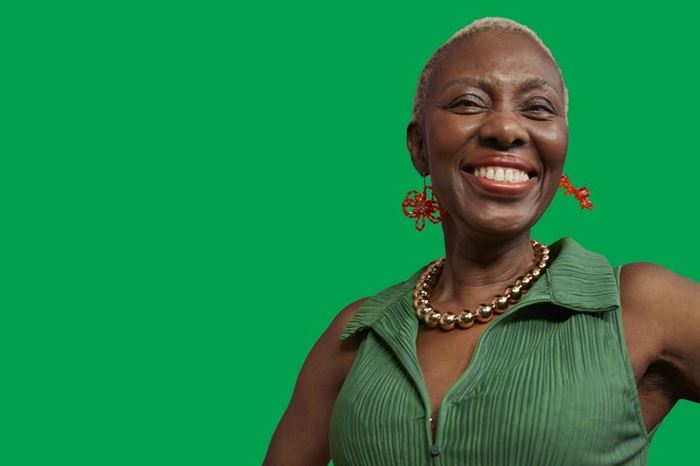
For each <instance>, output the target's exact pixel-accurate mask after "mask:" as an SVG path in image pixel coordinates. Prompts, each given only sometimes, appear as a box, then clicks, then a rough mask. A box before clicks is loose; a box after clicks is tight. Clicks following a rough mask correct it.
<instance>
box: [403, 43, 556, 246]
mask: <svg viewBox="0 0 700 466" xmlns="http://www.w3.org/2000/svg"><path fill="white" fill-rule="evenodd" d="M568 139H569V135H568V126H567V123H566V118H565V115H564V90H563V85H562V82H561V77H560V75H559V71H558V69H557V66H556V65H555V64H554V63H553V62H552V60H551V59H550V58H549V56H548V55H547V54H546V52H544V51H543V50H542V49H541V48H540V47H539V46H538V44H537V43H536V42H535V41H534V40H532V39H531V38H530V37H528V36H526V35H525V34H523V33H519V32H510V31H508V32H504V31H488V32H482V33H478V34H476V35H474V36H471V37H467V38H464V39H460V40H458V41H456V42H454V43H452V44H451V45H450V46H449V47H448V49H447V50H445V56H444V57H443V59H442V60H441V61H440V62H439V63H438V65H437V68H436V69H435V71H434V72H433V74H432V76H431V78H430V82H429V87H428V89H427V94H426V97H425V101H424V104H423V124H422V126H419V125H418V124H416V123H415V122H411V123H410V124H409V127H408V147H409V151H410V152H411V158H412V160H413V163H414V165H415V167H416V169H418V171H419V172H421V173H422V174H426V173H429V174H430V177H431V185H432V187H433V191H434V192H435V195H436V196H437V198H438V200H439V202H440V204H441V205H442V206H443V207H445V208H446V209H447V211H448V216H447V217H448V218H447V219H446V222H455V223H457V226H460V227H461V226H467V227H470V228H473V229H475V230H477V231H480V232H482V233H486V234H489V235H492V236H512V235H517V234H519V233H522V232H524V231H527V230H529V229H530V227H532V225H534V224H535V222H537V220H538V219H539V218H540V217H541V216H542V214H543V213H544V211H545V209H546V208H547V206H548V205H549V203H550V202H551V200H552V197H553V196H554V194H555V193H556V190H557V187H558V184H559V179H560V177H561V173H562V168H563V165H564V160H565V158H566V150H567V145H568Z"/></svg>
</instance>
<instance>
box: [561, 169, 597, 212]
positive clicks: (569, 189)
mask: <svg viewBox="0 0 700 466" xmlns="http://www.w3.org/2000/svg"><path fill="white" fill-rule="evenodd" d="M559 187H560V188H564V195H565V196H569V195H571V194H573V195H574V197H575V198H576V200H577V201H578V203H579V205H580V206H581V208H582V209H588V210H593V204H591V201H589V200H588V197H589V196H590V195H591V193H590V192H589V191H588V188H586V187H585V186H582V187H580V188H576V187H575V186H574V185H572V184H571V181H569V177H568V176H566V175H563V174H562V175H561V180H559Z"/></svg>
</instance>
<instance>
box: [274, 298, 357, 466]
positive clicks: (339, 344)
mask: <svg viewBox="0 0 700 466" xmlns="http://www.w3.org/2000/svg"><path fill="white" fill-rule="evenodd" d="M366 299H367V298H362V299H359V300H357V301H355V302H353V303H351V304H349V305H347V306H346V307H345V308H343V310H341V311H340V312H339V313H338V315H337V316H336V317H335V318H334V319H333V321H332V322H331V324H330V325H329V326H328V329H326V331H325V332H324V333H323V334H322V335H321V336H320V338H319V339H318V341H316V343H315V344H314V346H313V347H312V348H311V351H309V354H308V356H307V357H306V360H305V361H304V364H303V366H302V368H301V372H300V373H299V377H298V379H297V382H296V385H295V387H294V392H293V393H292V399H291V401H290V402H289V406H288V407H287V409H286V411H285V413H284V415H283V416H282V419H281V420H280V422H279V424H278V425H277V428H276V429H275V433H274V434H273V436H272V440H271V442H270V446H269V448H268V451H267V455H266V457H265V461H264V463H263V466H278V465H279V466H281V465H284V466H292V465H304V466H309V465H319V466H321V465H323V466H327V465H328V462H329V461H330V452H329V449H328V426H329V424H330V417H331V412H332V411H333V405H334V404H335V399H336V396H337V395H338V392H339V391H340V388H341V386H342V384H343V381H344V379H345V375H346V374H347V371H348V370H349V368H350V366H351V365H352V361H353V359H354V355H355V353H356V351H357V347H358V346H359V341H358V339H357V338H351V339H349V340H346V341H341V340H340V334H341V333H342V331H343V329H344V328H345V326H346V325H347V323H348V322H349V321H350V319H351V318H352V316H353V315H354V314H355V312H356V311H357V309H359V307H360V306H362V304H363V303H364V301H365V300H366Z"/></svg>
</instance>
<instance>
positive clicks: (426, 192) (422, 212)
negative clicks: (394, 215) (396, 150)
mask: <svg viewBox="0 0 700 466" xmlns="http://www.w3.org/2000/svg"><path fill="white" fill-rule="evenodd" d="M425 176H426V175H423V192H422V193H420V192H418V191H416V190H412V191H409V192H408V193H407V194H406V197H405V198H404V200H403V202H402V203H401V209H402V210H403V213H404V215H405V216H406V217H409V218H415V219H416V230H418V231H422V230H423V228H425V219H428V220H430V221H431V222H432V223H440V222H442V220H443V218H444V217H445V215H446V214H447V211H446V210H445V209H444V208H443V207H442V206H441V205H440V204H439V203H438V200H437V198H436V197H435V195H434V194H433V188H432V186H430V185H426V184H425Z"/></svg>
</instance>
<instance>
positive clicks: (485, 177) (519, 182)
mask: <svg viewBox="0 0 700 466" xmlns="http://www.w3.org/2000/svg"><path fill="white" fill-rule="evenodd" d="M461 172H462V175H463V176H464V177H465V178H466V179H467V180H468V181H469V182H470V184H472V185H473V186H474V187H476V188H477V189H478V190H480V191H484V192H486V193H489V194H495V195H497V196H499V197H522V196H524V195H525V194H527V193H528V192H529V191H530V190H531V189H532V188H533V187H534V186H535V184H536V182H535V180H536V178H537V173H536V172H534V171H533V172H529V173H528V172H526V171H524V170H520V169H518V168H515V167H503V166H498V165H484V166H480V167H464V168H462V170H461Z"/></svg>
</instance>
